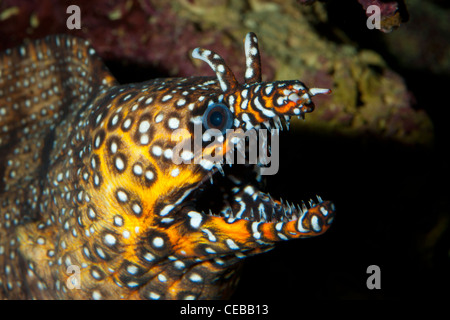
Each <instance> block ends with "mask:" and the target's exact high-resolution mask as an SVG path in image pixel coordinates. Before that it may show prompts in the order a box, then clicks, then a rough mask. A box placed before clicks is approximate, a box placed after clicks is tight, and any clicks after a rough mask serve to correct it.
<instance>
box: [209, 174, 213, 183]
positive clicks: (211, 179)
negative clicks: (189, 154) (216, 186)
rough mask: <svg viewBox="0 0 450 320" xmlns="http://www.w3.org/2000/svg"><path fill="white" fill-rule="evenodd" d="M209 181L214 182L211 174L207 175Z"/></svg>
mask: <svg viewBox="0 0 450 320" xmlns="http://www.w3.org/2000/svg"><path fill="white" fill-rule="evenodd" d="M209 181H210V182H211V184H213V183H214V181H213V177H212V175H211V176H209Z"/></svg>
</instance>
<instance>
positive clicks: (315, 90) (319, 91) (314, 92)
mask: <svg viewBox="0 0 450 320" xmlns="http://www.w3.org/2000/svg"><path fill="white" fill-rule="evenodd" d="M330 93H331V90H330V89H322V88H311V89H309V94H310V95H311V96H315V95H318V94H330Z"/></svg>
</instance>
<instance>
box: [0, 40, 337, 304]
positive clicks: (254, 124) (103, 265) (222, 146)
mask: <svg viewBox="0 0 450 320" xmlns="http://www.w3.org/2000/svg"><path fill="white" fill-rule="evenodd" d="M257 42H258V41H257V38H256V36H255V35H254V34H253V33H249V34H248V35H247V36H246V38H245V63H246V73H245V83H239V82H238V81H237V80H236V78H235V76H234V75H233V72H232V71H231V70H230V69H229V67H228V66H227V64H226V63H225V61H224V60H223V59H222V58H221V57H220V56H219V55H218V54H217V53H214V52H212V51H210V50H205V49H200V48H197V49H195V50H194V51H193V53H192V55H193V57H194V58H198V59H201V60H203V61H205V62H206V63H208V64H209V65H210V67H211V68H212V69H213V71H214V72H215V76H214V77H190V78H167V79H154V80H150V81H147V82H143V83H137V84H125V85H120V84H119V83H118V82H117V81H116V79H115V78H114V77H113V76H112V75H111V74H110V73H109V71H108V70H107V68H106V67H105V66H104V65H103V63H102V61H101V60H100V59H99V58H98V57H97V55H96V53H95V50H94V49H93V48H92V47H91V46H90V44H89V43H88V42H87V41H86V40H83V39H79V38H75V37H71V36H66V35H58V36H49V37H47V38H45V39H42V40H37V41H34V42H31V43H29V44H26V45H22V46H20V47H17V48H14V49H8V50H6V51H5V52H4V53H1V54H0V176H1V181H0V297H1V298H9V299H217V298H226V297H228V296H229V295H230V294H231V293H232V291H233V288H234V287H235V286H236V283H237V281H238V279H239V273H238V269H239V266H240V264H241V261H242V260H243V258H245V257H247V256H250V255H254V254H258V253H261V252H265V251H267V250H270V249H271V248H272V247H273V246H274V244H275V243H277V242H279V241H284V240H291V239H297V238H303V237H311V236H316V235H320V234H322V233H323V232H325V231H326V230H327V229H328V228H329V226H330V224H331V222H332V220H333V217H334V211H335V210H334V205H333V203H331V202H329V201H323V200H322V199H321V198H320V197H318V198H317V200H315V201H310V202H309V204H308V205H305V204H304V203H301V204H300V205H294V204H289V203H286V202H282V201H278V200H276V199H273V198H272V197H271V196H269V195H268V194H266V193H264V192H263V191H260V189H259V181H260V175H259V170H261V169H263V168H264V166H262V165H261V163H257V164H248V163H247V164H243V165H239V164H236V165H233V166H232V167H231V166H228V165H227V163H226V162H227V161H225V160H226V159H227V158H226V156H228V155H230V154H232V152H233V150H234V149H235V148H236V146H238V145H239V144H240V143H242V141H243V139H245V136H244V137H243V138H242V137H241V138H240V139H237V138H236V137H234V138H233V137H231V135H230V136H228V135H225V133H226V132H229V131H230V130H234V131H238V130H241V131H240V132H243V133H244V134H245V133H248V132H250V131H252V130H253V131H255V132H260V131H262V130H263V129H279V128H283V127H287V126H288V124H289V119H290V117H292V116H299V117H304V115H305V114H306V113H308V112H311V111H313V109H314V105H313V102H312V101H311V97H312V96H314V95H316V94H322V93H328V92H329V90H327V89H317V88H307V87H306V86H305V85H304V84H303V83H302V82H300V81H298V80H292V81H277V82H262V81H261V69H260V68H261V66H260V56H259V49H258V44H257ZM198 132H200V139H198V138H199V137H198V136H197V137H194V135H195V134H196V133H197V134H198ZM216 134H217V135H216ZM222 134H223V135H222ZM196 138H197V139H196ZM214 141H216V142H220V143H212V142H214ZM236 141H237V142H236ZM180 146H182V148H180ZM217 159H218V160H217Z"/></svg>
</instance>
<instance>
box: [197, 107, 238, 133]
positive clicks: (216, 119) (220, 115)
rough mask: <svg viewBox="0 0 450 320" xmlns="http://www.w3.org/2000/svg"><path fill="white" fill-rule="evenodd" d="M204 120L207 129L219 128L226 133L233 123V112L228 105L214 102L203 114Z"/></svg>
mask: <svg viewBox="0 0 450 320" xmlns="http://www.w3.org/2000/svg"><path fill="white" fill-rule="evenodd" d="M202 122H203V126H204V127H205V129H217V130H220V131H221V132H222V134H224V133H225V131H226V130H227V129H230V128H231V126H232V125H233V114H232V113H231V111H230V109H228V107H227V106H226V105H224V104H222V103H213V104H211V105H209V106H208V108H207V109H206V111H205V113H204V114H203V119H202Z"/></svg>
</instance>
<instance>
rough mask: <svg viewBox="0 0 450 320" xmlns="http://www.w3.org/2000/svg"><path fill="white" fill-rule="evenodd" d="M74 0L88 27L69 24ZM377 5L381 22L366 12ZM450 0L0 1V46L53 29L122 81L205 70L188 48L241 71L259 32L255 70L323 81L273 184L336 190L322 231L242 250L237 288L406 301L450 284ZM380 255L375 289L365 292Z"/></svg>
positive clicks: (293, 195) (264, 293)
mask: <svg viewBox="0 0 450 320" xmlns="http://www.w3.org/2000/svg"><path fill="white" fill-rule="evenodd" d="M69 4H76V5H78V6H79V7H80V8H81V29H80V30H76V29H75V30H69V29H68V28H67V26H66V20H67V18H68V17H69V15H70V14H67V13H66V9H67V6H68V5H69ZM371 4H376V5H379V6H381V9H382V10H381V12H382V18H383V19H382V29H381V30H377V29H368V28H367V25H366V20H367V18H368V15H367V14H366V12H365V9H366V8H367V7H368V5H371ZM449 23H450V7H449V5H448V3H447V2H445V1H443V0H441V1H439V0H433V1H426V2H425V1H420V0H410V1H407V2H406V3H404V2H403V1H375V0H373V1H363V0H360V1H356V0H355V1H323V2H319V1H300V0H273V1H269V0H267V1H264V0H245V1H241V0H218V1H213V0H180V1H170V2H168V1H163V0H126V1H110V0H99V1H84V0H83V1H72V2H71V3H68V2H64V1H52V0H40V1H37V0H31V1H25V0H18V1H17V0H16V1H13V0H4V1H1V2H0V39H2V41H1V42H0V50H4V49H6V48H9V47H12V46H15V45H18V44H19V43H21V42H22V41H28V40H30V39H36V38H41V37H43V36H45V35H48V34H55V33H69V34H73V35H77V36H80V37H83V38H86V39H89V40H90V41H91V42H92V44H93V46H94V47H95V48H96V50H97V52H98V53H99V55H100V56H102V58H103V59H104V60H106V62H107V65H108V67H109V68H110V69H111V71H112V72H113V73H114V74H115V75H116V77H117V78H118V79H119V81H120V82H122V83H127V82H138V81H144V80H148V79H151V78H156V77H167V76H191V75H211V71H210V70H209V67H208V66H207V65H205V64H203V63H199V62H198V61H193V60H192V59H191V58H190V52H191V51H192V49H193V48H195V47H198V46H201V47H205V48H209V49H213V50H215V51H217V52H219V53H220V54H221V55H222V56H223V57H224V59H225V61H227V63H228V64H229V65H230V67H231V68H232V70H234V71H235V72H236V73H237V75H238V77H239V78H240V79H242V71H243V68H244V60H243V48H242V47H243V44H242V38H243V36H244V35H245V33H246V32H248V31H253V32H255V33H256V34H257V35H258V37H259V41H260V47H261V51H262V62H263V68H264V69H263V79H264V80H266V81H272V80H278V79H300V80H301V81H303V82H305V84H306V85H308V86H310V87H312V86H314V87H328V88H331V89H332V90H333V94H332V95H331V96H329V97H317V99H315V102H316V106H317V108H316V110H315V111H314V113H313V114H311V115H308V116H307V120H306V121H301V120H298V121H293V123H292V127H293V128H292V129H291V130H290V132H289V133H286V132H284V133H283V134H282V137H281V139H280V141H281V147H280V149H281V154H280V161H281V164H280V171H279V173H278V174H277V175H276V176H271V177H268V179H267V188H268V189H269V191H270V192H271V194H272V195H273V196H279V195H283V196H286V197H287V199H286V200H289V201H294V202H296V201H300V200H302V199H306V200H307V199H309V198H308V197H314V196H315V194H319V195H321V196H322V197H323V198H326V199H330V200H333V201H335V203H336V207H337V210H338V212H337V215H338V216H337V218H336V221H335V225H334V226H333V227H332V229H331V230H330V232H329V233H327V234H326V235H324V236H322V237H320V238H317V239H310V240H303V241H294V242H292V241H291V242H288V243H283V244H281V245H279V246H278V248H277V249H276V250H273V251H272V252H270V253H268V254H265V255H261V256H256V257H254V258H250V259H249V261H248V263H247V264H246V266H245V268H244V273H243V277H242V280H241V284H240V286H239V288H238V290H237V291H236V293H235V295H234V298H236V299H244V298H246V297H249V296H251V297H252V298H255V299H257V298H261V299H280V298H283V297H284V296H287V295H292V294H293V293H292V292H295V293H294V295H295V298H318V299H319V298H333V299H335V298H337V299H342V298H362V299H372V298H374V299H390V298H394V299H399V298H400V299H401V298H411V297H428V298H430V297H434V296H438V295H439V292H440V291H442V289H443V288H446V286H448V284H449V275H448V269H449V267H450V260H449V256H450V247H449V246H450V228H449V211H450V209H449V207H450V205H449V197H448V187H446V185H447V181H448V178H449V156H448V154H447V153H446V151H447V150H446V149H447V148H446V147H447V146H448V143H447V141H446V140H445V138H444V137H445V132H446V131H447V130H446V120H447V119H448V118H446V108H448V100H447V99H448V98H447V91H448V89H447V87H448V85H449V83H450V81H449V80H450V28H449ZM372 264H375V265H379V266H380V268H381V272H382V289H381V290H368V289H367V287H366V279H367V277H368V274H367V273H366V269H367V267H368V266H369V265H372Z"/></svg>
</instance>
